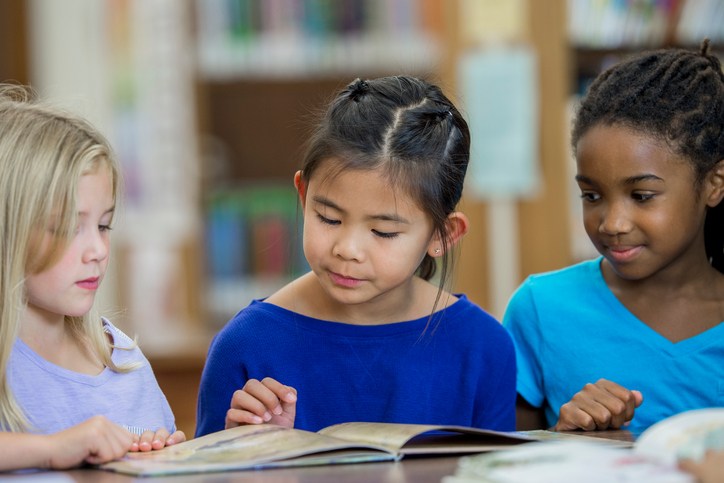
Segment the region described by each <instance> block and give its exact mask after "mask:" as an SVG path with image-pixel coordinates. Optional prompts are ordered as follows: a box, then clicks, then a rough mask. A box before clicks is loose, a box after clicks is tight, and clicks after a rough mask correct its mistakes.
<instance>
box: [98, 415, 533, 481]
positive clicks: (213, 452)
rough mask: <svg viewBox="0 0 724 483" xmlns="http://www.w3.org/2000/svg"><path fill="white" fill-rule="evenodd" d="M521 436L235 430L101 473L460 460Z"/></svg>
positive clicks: (434, 430)
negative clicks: (407, 458) (415, 458)
mask: <svg viewBox="0 0 724 483" xmlns="http://www.w3.org/2000/svg"><path fill="white" fill-rule="evenodd" d="M535 440H536V438H534V437H532V436H527V435H525V434H523V433H515V432H510V433H508V432H499V431H490V430H484V429H477V428H469V427H464V426H439V425H424V424H396V423H343V424H337V425H334V426H329V427H327V428H324V429H322V430H320V431H319V432H317V433H314V432H311V431H303V430H299V429H289V428H283V427H281V426H276V425H273V424H261V425H253V426H252V425H249V426H238V427H236V428H231V429H226V430H223V431H219V432H216V433H211V434H207V435H205V436H201V437H199V438H196V439H192V440H189V441H186V442H183V443H179V444H176V445H173V446H169V447H167V448H164V449H162V450H159V451H152V452H147V453H128V454H127V455H126V456H125V457H124V458H122V459H120V460H117V461H113V462H110V463H106V464H103V465H101V466H100V468H101V469H104V470H110V471H116V472H119V473H125V474H130V475H137V476H154V475H168V474H180V473H200V472H211V471H231V470H242V469H252V468H254V469H259V468H273V467H284V466H305V465H327V464H339V463H358V462H366V461H386V460H398V459H400V458H402V457H403V456H404V455H413V454H414V455H422V454H425V455H433V454H445V453H448V454H464V453H477V452H481V451H490V450H494V449H500V448H503V447H509V446H511V445H514V444H519V443H526V442H529V441H535Z"/></svg>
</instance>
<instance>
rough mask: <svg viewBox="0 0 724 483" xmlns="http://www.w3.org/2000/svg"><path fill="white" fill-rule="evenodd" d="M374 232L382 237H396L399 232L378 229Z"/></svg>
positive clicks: (373, 231)
mask: <svg viewBox="0 0 724 483" xmlns="http://www.w3.org/2000/svg"><path fill="white" fill-rule="evenodd" d="M372 233H374V234H375V235H377V236H378V237H380V238H395V237H396V236H397V235H399V233H397V232H391V233H390V232H384V231H378V230H372Z"/></svg>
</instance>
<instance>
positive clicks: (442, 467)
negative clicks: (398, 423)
mask: <svg viewBox="0 0 724 483" xmlns="http://www.w3.org/2000/svg"><path fill="white" fill-rule="evenodd" d="M575 434H581V435H583V434H585V435H586V436H594V437H598V438H605V439H614V440H618V441H633V440H634V439H635V436H634V435H633V434H632V433H630V432H629V431H624V430H618V431H596V432H590V433H580V432H576V433H575ZM458 460H459V457H456V456H435V457H407V458H405V459H403V460H402V461H398V462H384V463H362V464H343V465H330V466H312V467H299V468H284V469H266V470H247V471H233V472H225V473H205V474H196V475H179V476H166V477H151V478H132V477H129V476H125V475H120V474H116V473H110V472H107V471H99V470H92V469H79V470H72V471H61V472H47V473H33V474H26V475H17V476H15V475H13V477H14V478H16V479H15V480H14V481H16V482H23V481H27V482H28V483H30V482H31V481H32V482H36V481H37V482H38V483H42V482H43V480H44V479H45V481H47V483H59V482H68V483H73V482H75V483H129V482H133V481H135V482H144V483H169V482H171V483H199V482H210V483H233V482H246V483H249V482H258V483H312V482H314V483H336V482H352V483H355V482H356V483H368V482H385V483H428V482H436V483H439V482H440V480H441V479H442V478H443V477H444V476H448V475H453V474H454V473H455V470H456V468H457V464H458ZM25 478H27V480H26V479H25ZM0 481H2V476H0Z"/></svg>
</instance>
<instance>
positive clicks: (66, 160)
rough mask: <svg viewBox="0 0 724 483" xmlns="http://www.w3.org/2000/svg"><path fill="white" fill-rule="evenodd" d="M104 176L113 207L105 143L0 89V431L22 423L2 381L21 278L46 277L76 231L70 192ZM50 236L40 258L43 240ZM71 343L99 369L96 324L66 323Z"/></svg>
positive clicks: (74, 122) (112, 163)
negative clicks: (83, 180)
mask: <svg viewBox="0 0 724 483" xmlns="http://www.w3.org/2000/svg"><path fill="white" fill-rule="evenodd" d="M99 169H107V170H108V172H109V173H110V175H111V179H112V186H113V200H114V201H115V200H116V197H117V192H118V189H119V187H118V186H119V169H118V165H117V161H116V159H115V157H114V155H113V152H112V150H111V148H110V145H109V143H108V142H107V140H106V139H105V138H104V137H103V136H102V135H101V134H100V133H99V132H98V131H97V130H96V129H95V128H93V127H92V126H91V125H90V124H89V123H88V122H86V121H85V120H83V119H82V118H80V117H78V116H75V115H73V114H70V113H67V112H64V111H62V110H59V109H56V108H54V107H52V106H51V105H49V104H43V103H41V102H39V101H37V99H36V98H35V96H34V95H33V93H32V92H31V91H30V89H28V88H25V87H22V86H16V85H8V84H0V429H2V430H4V431H23V430H26V429H28V421H27V418H26V417H25V415H24V413H23V410H22V408H20V407H19V406H18V404H17V402H16V400H15V398H14V397H13V394H12V392H11V390H10V387H9V385H8V380H7V369H8V360H9V356H10V353H11V351H12V348H13V344H14V343H15V340H16V338H17V336H18V331H19V327H20V323H21V317H22V314H23V312H24V310H25V307H26V304H27V299H26V293H25V278H26V276H27V275H29V274H36V273H40V272H43V271H44V270H47V269H48V268H50V267H52V266H53V264H55V263H57V262H58V261H59V260H60V258H61V256H62V255H63V253H64V251H65V249H66V247H67V246H68V243H69V242H70V240H71V238H72V237H73V235H74V232H75V226H76V223H77V207H76V189H77V186H78V181H79V179H80V177H81V176H83V175H84V174H88V173H94V172H96V171H97V170H99ZM51 223H52V225H53V227H54V233H55V236H53V237H50V244H49V247H48V248H47V249H44V250H43V251H42V252H41V242H42V239H43V236H42V234H43V233H45V232H46V228H47V227H48V226H50V224H51ZM65 323H66V326H67V328H68V329H69V331H70V332H71V333H72V334H73V336H75V337H77V338H78V339H79V340H81V341H82V343H83V344H84V345H85V346H86V347H88V348H89V350H91V351H92V353H93V354H95V355H96V356H97V357H98V360H99V361H100V362H102V363H103V364H104V365H105V366H106V367H108V368H110V369H112V370H114V371H120V372H126V371H128V370H131V369H132V368H133V367H117V366H115V365H114V364H113V362H112V360H111V353H112V349H113V347H112V346H111V344H110V342H109V340H108V338H107V336H106V335H105V333H104V330H103V324H102V322H101V319H100V317H99V316H98V315H97V314H95V313H94V312H91V314H86V315H85V316H82V317H68V316H66V317H65Z"/></svg>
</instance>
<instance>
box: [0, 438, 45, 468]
mask: <svg viewBox="0 0 724 483" xmlns="http://www.w3.org/2000/svg"><path fill="white" fill-rule="evenodd" d="M51 454H52V449H51V441H50V438H49V437H48V436H45V435H38V434H28V433H9V432H0V471H12V470H19V469H24V468H48V467H49V464H50V459H51Z"/></svg>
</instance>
